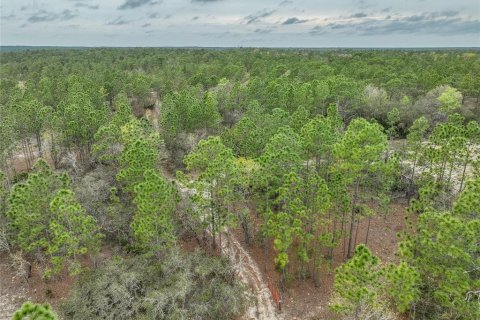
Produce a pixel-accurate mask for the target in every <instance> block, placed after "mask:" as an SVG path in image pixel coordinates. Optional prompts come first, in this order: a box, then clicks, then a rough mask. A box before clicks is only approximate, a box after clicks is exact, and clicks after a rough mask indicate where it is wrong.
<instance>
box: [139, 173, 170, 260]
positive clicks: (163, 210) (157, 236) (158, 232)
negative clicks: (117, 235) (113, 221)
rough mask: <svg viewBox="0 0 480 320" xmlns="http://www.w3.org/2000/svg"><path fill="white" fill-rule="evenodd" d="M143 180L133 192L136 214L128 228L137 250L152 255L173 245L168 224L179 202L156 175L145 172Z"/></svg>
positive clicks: (157, 174)
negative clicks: (140, 249) (136, 244)
mask: <svg viewBox="0 0 480 320" xmlns="http://www.w3.org/2000/svg"><path fill="white" fill-rule="evenodd" d="M144 177H145V180H144V181H143V182H141V183H138V184H137V185H136V186H135V188H134V192H135V198H134V199H133V202H134V203H135V204H136V205H137V210H136V211H135V214H134V216H133V220H132V223H131V228H132V230H133V233H134V235H135V239H137V241H138V245H139V247H140V248H142V249H144V250H148V251H151V252H154V251H159V250H163V249H165V248H168V247H169V246H171V245H172V244H173V243H174V242H175V235H174V230H173V221H172V220H173V213H174V211H175V208H176V205H177V202H178V200H179V199H178V195H177V194H176V190H175V188H174V187H173V185H172V184H170V183H169V182H168V181H166V180H165V179H164V178H163V177H162V176H161V175H160V174H159V173H158V172H155V171H154V170H151V169H150V170H147V171H145V173H144Z"/></svg>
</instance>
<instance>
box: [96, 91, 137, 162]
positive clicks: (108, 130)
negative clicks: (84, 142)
mask: <svg viewBox="0 0 480 320" xmlns="http://www.w3.org/2000/svg"><path fill="white" fill-rule="evenodd" d="M114 105H115V113H114V114H113V116H112V117H111V119H110V121H109V122H108V123H107V124H104V125H102V126H101V127H100V128H99V129H98V131H97V132H96V133H95V144H94V145H93V146H92V152H93V154H94V155H95V156H96V157H97V158H98V159H99V160H100V161H102V162H106V163H111V162H113V163H115V162H117V161H118V156H119V152H120V146H119V142H120V140H121V128H122V127H123V126H124V125H126V124H127V123H129V122H130V121H132V118H133V115H132V110H131V109H132V108H131V106H130V102H129V101H128V98H127V96H126V95H125V94H124V93H120V94H119V95H118V96H117V97H116V98H115V102H114Z"/></svg>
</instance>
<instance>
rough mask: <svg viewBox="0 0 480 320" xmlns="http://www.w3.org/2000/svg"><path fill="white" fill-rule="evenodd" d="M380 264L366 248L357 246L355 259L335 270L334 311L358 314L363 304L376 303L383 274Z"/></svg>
mask: <svg viewBox="0 0 480 320" xmlns="http://www.w3.org/2000/svg"><path fill="white" fill-rule="evenodd" d="M379 262H380V261H379V259H378V257H377V256H375V255H374V254H372V252H371V251H370V250H369V249H368V248H367V247H366V246H364V245H359V246H357V248H356V249H355V254H354V255H353V257H352V258H351V259H350V260H348V261H347V262H346V263H344V264H343V265H341V266H340V267H338V268H337V269H336V270H335V282H334V288H335V295H336V296H335V298H334V303H333V305H332V309H333V310H334V311H336V312H339V313H352V312H353V313H355V314H357V313H358V311H359V310H360V307H361V306H362V304H367V305H374V304H375V303H376V299H377V294H378V293H377V291H378V289H379V286H380V283H379V278H380V276H381V273H382V271H381V269H380V265H379Z"/></svg>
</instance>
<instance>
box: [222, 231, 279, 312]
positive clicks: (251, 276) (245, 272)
mask: <svg viewBox="0 0 480 320" xmlns="http://www.w3.org/2000/svg"><path fill="white" fill-rule="evenodd" d="M223 238H224V241H222V242H221V249H222V254H223V255H224V256H226V257H228V258H229V260H230V261H231V262H232V264H233V265H234V267H235V269H236V270H237V272H238V275H239V278H240V280H241V281H242V282H243V283H245V284H247V285H248V286H249V287H250V288H251V295H252V298H253V301H252V303H251V304H250V306H249V307H248V309H247V313H246V314H245V318H246V319H261V320H274V319H282V318H283V317H281V316H280V315H279V314H277V312H276V308H275V306H274V303H273V300H272V296H271V293H270V290H269V288H268V286H267V284H266V283H265V281H264V280H263V276H262V273H261V272H260V270H259V269H258V266H257V263H256V262H255V260H253V259H252V257H251V256H250V255H249V254H248V252H247V251H246V250H245V249H244V248H243V246H242V245H241V244H240V242H239V241H238V240H237V238H236V237H235V235H234V234H232V233H231V232H229V231H228V230H227V231H226V232H224V233H223Z"/></svg>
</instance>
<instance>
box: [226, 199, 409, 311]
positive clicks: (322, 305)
mask: <svg viewBox="0 0 480 320" xmlns="http://www.w3.org/2000/svg"><path fill="white" fill-rule="evenodd" d="M390 208H391V212H390V213H389V214H388V215H387V216H386V217H384V216H376V217H374V218H372V220H371V221H370V232H369V238H368V243H367V245H368V247H369V248H370V249H371V250H372V252H373V253H375V255H377V256H378V257H380V259H381V260H382V262H384V263H386V262H393V261H395V260H396V256H395V253H396V251H397V243H398V240H397V234H398V233H399V232H400V231H401V230H403V229H404V228H405V212H406V210H405V208H406V201H398V202H396V203H393V204H392V205H391V207H390ZM367 224H368V220H366V219H365V220H363V221H360V223H359V227H358V236H357V244H360V243H364V242H365V237H366V231H367ZM235 233H236V235H237V239H242V241H243V234H242V232H241V230H239V229H237V230H236V232H235ZM252 233H253V232H252ZM244 247H245V248H246V249H247V251H248V252H249V254H250V255H251V256H252V258H253V259H254V260H255V261H256V263H257V265H258V266H259V268H260V270H261V272H262V273H263V277H264V279H266V281H268V282H269V283H271V284H272V285H273V286H274V287H276V288H278V289H279V280H280V274H279V272H278V271H277V270H276V269H275V265H274V257H275V252H274V250H273V245H272V243H271V242H270V244H269V254H268V257H265V254H264V247H263V243H260V242H259V241H256V242H255V241H254V243H253V244H251V245H250V246H247V245H246V244H244ZM344 256H345V254H344V252H343V241H341V242H340V244H339V246H338V247H337V248H335V250H334V257H333V262H332V264H331V265H330V266H323V268H322V269H323V272H322V273H321V274H320V279H319V280H320V281H319V282H320V286H319V287H315V285H314V282H313V280H312V279H305V280H298V279H293V280H292V281H290V283H289V284H288V285H287V288H286V290H285V291H284V292H283V293H282V312H283V315H284V318H285V319H286V320H287V319H302V320H303V319H305V320H307V319H312V320H313V319H337V318H338V317H337V316H336V315H335V314H334V313H332V312H331V311H330V310H329V308H328V303H329V300H330V296H331V294H332V289H333V280H334V269H335V268H336V267H337V266H338V265H340V264H342V263H343V262H344V261H345V258H344ZM279 291H280V290H279Z"/></svg>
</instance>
